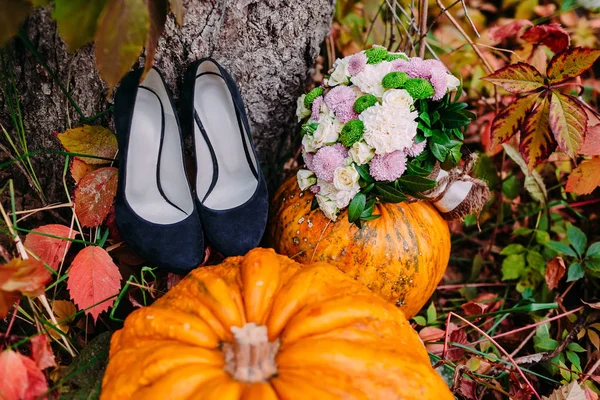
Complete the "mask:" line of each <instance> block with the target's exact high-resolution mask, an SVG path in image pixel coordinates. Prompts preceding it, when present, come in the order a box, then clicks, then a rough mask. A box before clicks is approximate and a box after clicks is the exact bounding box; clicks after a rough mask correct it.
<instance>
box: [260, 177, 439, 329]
mask: <svg viewBox="0 0 600 400" xmlns="http://www.w3.org/2000/svg"><path fill="white" fill-rule="evenodd" d="M313 199H314V195H313V194H312V193H311V192H310V191H304V192H303V191H301V190H300V189H299V187H298V184H297V183H296V177H295V176H292V177H291V178H289V179H288V180H287V181H285V182H284V184H283V185H282V186H281V187H280V188H279V190H278V191H277V193H276V194H275V196H274V199H273V205H272V207H271V212H272V215H271V219H270V222H269V225H268V228H267V242H268V244H269V246H271V247H273V248H274V249H275V251H277V252H278V253H280V254H285V255H288V256H290V257H292V258H293V259H294V260H296V261H298V262H300V263H311V262H314V261H324V262H327V263H329V264H331V265H334V266H336V267H337V268H339V269H341V270H342V271H344V272H345V273H347V274H348V275H350V276H351V277H353V278H354V279H356V280H357V281H359V282H360V283H362V284H364V285H365V286H367V287H368V288H369V289H371V290H372V291H373V292H375V293H377V294H379V295H380V296H382V297H383V298H385V299H387V300H388V301H391V302H393V303H394V304H396V305H397V306H400V308H401V309H402V311H404V314H405V315H406V316H407V317H409V318H411V317H413V316H414V315H416V314H417V313H418V312H419V310H421V308H422V307H423V305H425V303H426V302H427V300H428V299H429V298H430V297H431V295H432V294H433V292H434V291H435V288H436V286H437V285H438V283H439V282H440V280H441V279H442V277H443V276H444V272H445V271H446V267H447V266H448V260H449V258H450V231H449V229H448V223H447V222H446V221H445V220H444V219H443V218H442V217H441V216H440V214H439V213H438V211H437V210H436V209H435V208H434V207H433V206H432V205H431V204H429V203H427V202H413V203H407V202H404V203H398V204H389V203H388V204H379V205H375V209H374V211H373V215H376V214H380V215H381V217H379V218H377V219H375V220H372V221H368V222H365V223H363V225H362V229H359V228H358V227H357V226H356V225H354V224H351V223H349V222H348V213H347V211H344V212H342V213H340V214H339V215H338V218H337V220H336V221H335V222H332V221H330V220H329V219H328V218H327V217H325V215H323V213H322V212H321V211H320V210H319V209H318V208H317V209H315V210H311V204H312V201H313Z"/></svg>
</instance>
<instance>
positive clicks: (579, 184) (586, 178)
mask: <svg viewBox="0 0 600 400" xmlns="http://www.w3.org/2000/svg"><path fill="white" fill-rule="evenodd" d="M598 171H600V157H596V158H592V159H591V160H583V161H582V162H581V164H579V166H578V167H577V168H575V169H574V170H573V171H572V172H571V175H569V179H567V188H566V190H567V192H571V193H576V194H590V193H592V192H593V191H594V189H596V188H597V187H598V186H600V173H598Z"/></svg>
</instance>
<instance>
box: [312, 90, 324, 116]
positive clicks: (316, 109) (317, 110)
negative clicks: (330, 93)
mask: <svg viewBox="0 0 600 400" xmlns="http://www.w3.org/2000/svg"><path fill="white" fill-rule="evenodd" d="M321 104H323V96H319V97H317V98H316V99H314V100H313V102H312V106H311V111H312V114H311V116H310V119H311V120H313V121H318V120H319V114H321Z"/></svg>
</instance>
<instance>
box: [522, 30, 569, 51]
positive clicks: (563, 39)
mask: <svg viewBox="0 0 600 400" xmlns="http://www.w3.org/2000/svg"><path fill="white" fill-rule="evenodd" d="M521 38H522V39H523V40H525V41H527V42H529V43H534V44H543V45H545V46H547V47H549V48H550V50H552V51H553V52H555V53H560V52H561V51H565V50H566V49H568V48H569V45H570V44H571V37H570V36H569V32H567V31H566V30H564V29H563V28H562V26H560V24H547V25H538V26H534V27H533V28H530V29H528V30H526V31H525V33H523V36H521Z"/></svg>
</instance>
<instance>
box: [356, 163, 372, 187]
mask: <svg viewBox="0 0 600 400" xmlns="http://www.w3.org/2000/svg"><path fill="white" fill-rule="evenodd" d="M354 168H356V171H357V172H358V175H360V177H361V178H362V179H364V180H365V182H367V183H372V182H375V179H373V177H372V176H371V174H369V166H368V165H367V164H363V165H356V164H354Z"/></svg>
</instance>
